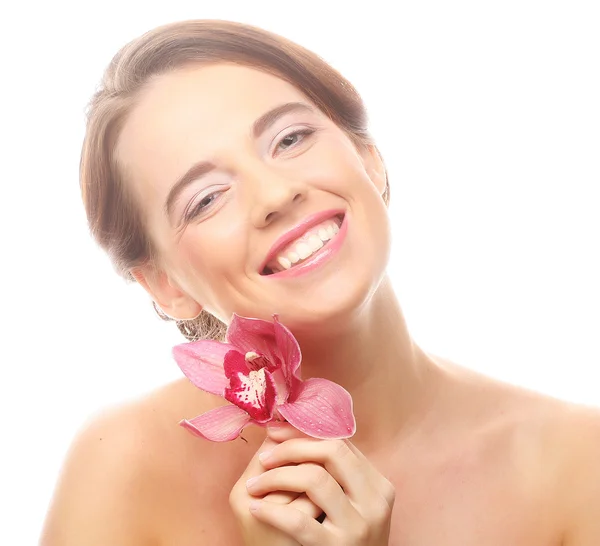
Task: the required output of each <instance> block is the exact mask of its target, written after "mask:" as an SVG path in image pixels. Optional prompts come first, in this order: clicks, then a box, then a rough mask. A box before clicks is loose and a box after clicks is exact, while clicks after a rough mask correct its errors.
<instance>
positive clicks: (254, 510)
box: [250, 500, 260, 512]
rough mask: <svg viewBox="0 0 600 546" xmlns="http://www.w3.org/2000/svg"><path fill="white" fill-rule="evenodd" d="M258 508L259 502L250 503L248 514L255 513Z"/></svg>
mask: <svg viewBox="0 0 600 546" xmlns="http://www.w3.org/2000/svg"><path fill="white" fill-rule="evenodd" d="M259 508H260V501H259V500H253V501H250V512H256V511H257V510H258V509H259Z"/></svg>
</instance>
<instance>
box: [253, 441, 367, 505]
mask: <svg viewBox="0 0 600 546" xmlns="http://www.w3.org/2000/svg"><path fill="white" fill-rule="evenodd" d="M259 458H260V462H261V464H262V466H263V467H264V468H265V469H267V470H270V469H273V468H276V467H280V466H283V465H289V464H294V463H295V464H301V463H307V462H312V463H319V464H321V465H323V466H324V467H325V469H326V470H327V472H328V473H329V474H331V476H333V478H334V479H335V481H336V482H337V483H339V484H340V485H341V486H342V488H343V489H344V491H345V492H346V494H348V495H349V497H350V499H351V500H353V501H355V500H358V499H360V498H364V497H365V495H367V494H368V491H369V490H370V489H372V484H371V482H370V480H371V479H373V477H374V476H373V473H372V471H371V468H370V463H369V462H368V461H365V460H362V459H359V458H358V457H357V456H356V455H355V453H354V452H353V451H352V450H351V449H350V448H349V447H348V446H347V445H346V443H345V442H344V441H342V440H312V439H303V438H295V439H292V440H288V441H286V442H283V443H281V444H278V445H276V446H275V447H274V448H273V449H272V450H267V451H264V452H263V453H261V455H260V457H259Z"/></svg>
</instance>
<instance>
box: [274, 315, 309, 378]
mask: <svg viewBox="0 0 600 546" xmlns="http://www.w3.org/2000/svg"><path fill="white" fill-rule="evenodd" d="M273 320H274V323H273V328H274V330H275V340H276V341H277V347H278V349H279V352H280V353H281V358H282V360H283V366H282V367H283V373H284V375H285V377H286V380H287V381H288V385H290V384H291V376H292V375H296V372H297V371H298V368H299V367H300V362H301V361H302V353H301V352H300V345H298V342H297V341H296V338H295V337H294V336H293V335H292V332H290V331H289V330H288V329H287V328H286V327H285V326H284V325H283V324H281V322H279V317H278V316H277V315H273ZM296 377H297V376H296Z"/></svg>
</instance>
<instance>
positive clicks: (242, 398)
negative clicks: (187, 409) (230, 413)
mask: <svg viewBox="0 0 600 546" xmlns="http://www.w3.org/2000/svg"><path fill="white" fill-rule="evenodd" d="M224 368H225V374H226V376H227V377H228V378H229V386H228V387H227V388H226V389H225V399H226V400H229V402H232V403H233V404H235V405H236V406H237V407H238V408H241V409H243V410H244V411H246V412H247V413H248V414H249V415H250V417H252V419H253V420H255V421H257V422H259V423H266V422H267V421H270V420H271V417H272V416H273V406H274V405H275V382H274V381H273V378H272V377H271V374H270V373H269V372H268V371H267V369H266V368H260V369H259V370H250V369H248V366H247V364H246V360H245V359H244V355H242V354H241V353H238V352H237V351H230V352H228V353H227V354H226V355H225V363H224Z"/></svg>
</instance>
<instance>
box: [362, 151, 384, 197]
mask: <svg viewBox="0 0 600 546" xmlns="http://www.w3.org/2000/svg"><path fill="white" fill-rule="evenodd" d="M359 152H360V156H361V157H362V160H363V165H364V166H365V170H366V171H367V174H368V175H369V178H370V179H371V180H372V182H373V184H374V185H375V187H376V188H377V191H378V192H379V195H383V194H384V193H385V190H386V188H387V172H386V170H385V164H384V163H383V158H382V157H381V154H380V153H379V150H378V149H377V146H375V144H366V145H363V146H361V149H360V150H359Z"/></svg>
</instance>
